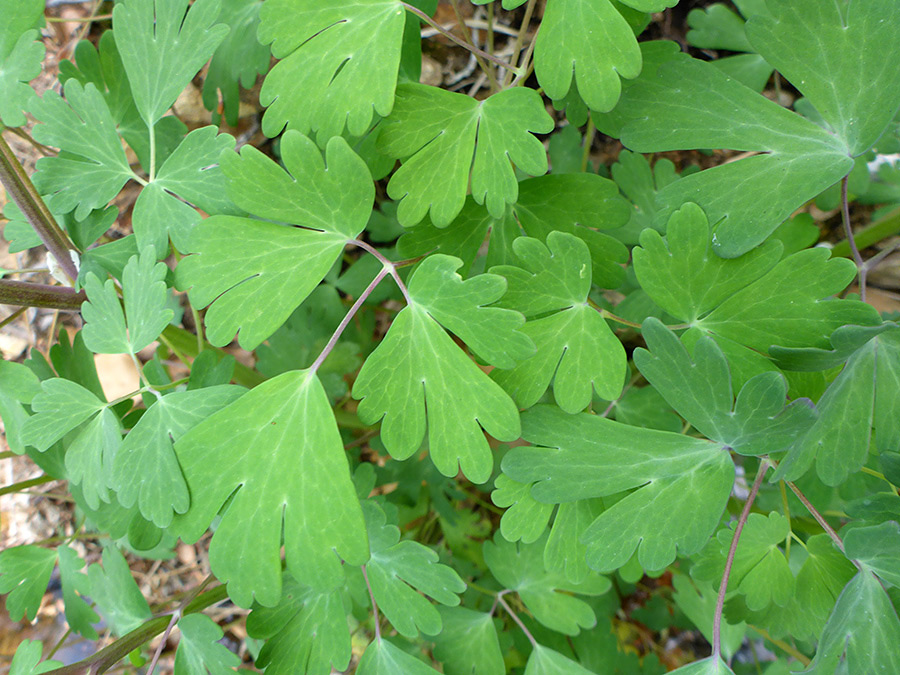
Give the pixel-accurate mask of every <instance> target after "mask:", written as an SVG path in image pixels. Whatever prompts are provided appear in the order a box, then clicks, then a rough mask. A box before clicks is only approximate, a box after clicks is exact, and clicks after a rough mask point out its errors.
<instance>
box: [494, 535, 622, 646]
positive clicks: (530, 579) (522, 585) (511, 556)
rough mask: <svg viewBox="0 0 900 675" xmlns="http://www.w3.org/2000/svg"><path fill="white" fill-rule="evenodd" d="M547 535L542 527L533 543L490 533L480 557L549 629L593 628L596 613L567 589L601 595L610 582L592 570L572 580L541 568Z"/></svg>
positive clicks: (569, 631)
mask: <svg viewBox="0 0 900 675" xmlns="http://www.w3.org/2000/svg"><path fill="white" fill-rule="evenodd" d="M547 536H548V533H547V531H546V530H544V533H543V535H542V536H541V537H540V538H539V539H538V540H537V541H535V542H534V543H533V544H523V543H520V544H515V543H512V542H509V541H506V539H504V538H503V537H501V536H494V541H493V542H491V541H485V542H484V560H485V562H486V563H487V566H488V568H489V569H490V570H491V574H493V575H494V577H495V578H496V579H497V581H499V582H500V583H501V584H503V587H504V588H507V589H510V590H514V591H516V592H517V593H518V594H519V597H520V598H522V602H523V603H525V606H526V607H528V609H529V611H530V612H531V613H532V614H533V615H534V618H535V619H537V620H538V621H540V622H541V623H542V624H544V625H545V626H547V627H548V628H550V629H551V630H555V631H559V632H560V633H564V634H566V635H577V634H578V633H579V632H580V631H581V629H582V628H593V627H594V626H595V625H596V623H597V617H596V616H595V615H594V610H593V609H591V606H590V605H588V604H587V603H586V602H585V601H584V600H580V599H578V598H576V597H574V596H572V595H571V593H580V594H582V595H603V594H604V593H606V592H607V591H608V590H609V589H610V587H611V586H612V583H611V582H610V580H609V579H607V578H606V577H602V576H600V575H598V574H592V575H589V576H588V577H587V578H586V579H584V581H582V582H581V583H577V584H575V583H572V582H571V581H569V580H568V579H566V578H565V577H564V576H562V575H561V574H559V573H557V572H552V571H549V570H547V569H545V567H544V547H545V546H546V543H547Z"/></svg>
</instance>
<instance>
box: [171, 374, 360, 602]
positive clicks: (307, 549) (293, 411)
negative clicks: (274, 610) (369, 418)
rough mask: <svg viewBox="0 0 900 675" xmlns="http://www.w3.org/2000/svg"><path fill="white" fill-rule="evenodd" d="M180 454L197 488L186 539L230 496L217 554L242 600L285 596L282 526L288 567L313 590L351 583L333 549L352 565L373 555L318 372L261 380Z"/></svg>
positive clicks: (181, 527)
mask: <svg viewBox="0 0 900 675" xmlns="http://www.w3.org/2000/svg"><path fill="white" fill-rule="evenodd" d="M261 449H265V451H264V452H261ZM175 453H176V455H177V456H178V461H179V463H180V464H181V468H182V471H183V472H184V477H185V480H186V481H187V485H188V489H189V490H190V494H191V508H190V510H189V511H188V512H187V513H186V514H184V515H178V516H176V517H175V521H174V527H175V529H176V531H178V532H179V533H181V535H182V538H183V539H184V540H185V541H191V542H193V541H197V540H198V539H199V538H200V537H201V536H202V535H203V534H204V532H206V529H207V528H208V527H209V525H210V523H211V522H212V521H213V518H215V516H216V514H217V513H218V512H219V511H220V510H221V509H222V506H223V504H225V503H226V502H228V506H227V507H226V508H225V510H224V513H223V514H222V520H221V522H220V523H219V526H218V527H217V529H216V533H215V534H214V535H213V538H212V542H211V543H210V553H209V555H210V565H211V567H212V569H213V573H214V574H215V575H216V576H217V577H218V578H219V579H221V580H222V581H224V582H228V593H229V596H230V597H231V598H232V599H233V600H234V602H235V603H237V604H239V605H241V606H243V607H247V606H249V605H250V603H251V602H252V600H253V598H254V596H255V597H256V600H257V601H258V602H259V603H260V604H263V605H267V606H271V605H274V604H276V603H277V602H278V600H279V598H280V597H281V556H280V547H281V538H282V531H283V532H284V549H285V558H286V561H287V569H288V570H289V571H290V572H291V574H293V576H294V577H295V578H296V579H297V580H298V581H300V582H301V583H304V584H306V585H309V586H314V587H316V588H321V589H329V588H333V587H335V586H337V585H338V584H339V583H340V582H341V581H342V580H343V578H344V573H343V571H342V569H341V562H340V559H339V558H338V557H337V556H336V555H335V551H336V552H337V553H338V555H340V556H341V557H342V558H344V560H346V561H347V563H348V564H352V565H361V564H363V563H364V562H366V560H367V559H368V557H369V549H368V545H367V541H366V532H365V523H364V522H363V516H362V512H361V510H360V507H359V502H358V501H357V499H356V494H355V491H354V489H353V483H352V482H351V480H350V473H349V469H348V466H347V458H346V456H345V454H344V450H343V442H342V441H341V438H340V434H339V433H338V429H337V424H336V423H335V421H334V415H333V413H332V412H331V405H330V404H329V402H328V397H327V396H326V395H325V391H324V389H323V388H322V385H321V383H320V382H319V379H318V378H317V377H316V375H315V373H314V372H312V371H309V370H303V371H291V372H288V373H284V374H283V375H279V376H278V377H275V378H272V379H271V380H267V381H266V382H263V383H262V384H261V385H259V386H257V387H256V388H255V389H252V390H251V391H249V392H248V393H246V394H244V396H242V397H241V398H239V399H238V400H237V401H235V402H234V403H231V404H230V405H228V406H226V407H225V408H223V409H221V410H220V411H219V412H217V413H215V414H213V415H211V416H210V417H207V418H206V419H205V420H204V421H203V422H201V423H200V424H198V425H197V426H195V427H193V428H192V429H191V430H190V431H189V432H187V433H186V434H185V435H184V436H182V437H181V438H180V439H179V440H178V441H177V442H176V443H175ZM284 467H292V470H291V471H290V472H287V473H286V472H285V471H284Z"/></svg>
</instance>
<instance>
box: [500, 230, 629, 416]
mask: <svg viewBox="0 0 900 675" xmlns="http://www.w3.org/2000/svg"><path fill="white" fill-rule="evenodd" d="M513 250H514V251H515V252H516V255H517V256H518V259H519V264H520V265H521V267H512V266H508V265H503V266H499V267H494V268H492V270H491V271H492V272H494V273H496V274H500V275H502V276H504V277H506V280H507V283H508V285H509V288H508V290H507V293H506V295H505V296H504V297H503V299H502V300H501V304H502V305H503V306H506V307H512V308H515V309H517V310H519V311H521V312H523V313H524V314H525V315H526V316H527V317H529V318H530V319H531V320H530V321H529V322H528V323H526V324H525V327H524V328H523V329H522V332H523V333H525V334H526V335H527V336H528V337H530V338H531V339H532V340H533V341H534V343H535V345H537V353H536V354H535V355H534V356H532V357H531V358H529V359H526V360H525V361H523V362H522V363H520V364H519V365H517V366H516V367H515V368H512V369H510V370H505V371H504V370H495V371H493V373H492V377H494V379H495V380H496V381H497V382H498V383H499V384H500V385H501V386H502V387H503V388H504V389H505V390H506V391H508V392H509V393H510V395H511V396H512V397H513V398H514V399H515V400H516V403H517V404H518V405H519V406H520V407H521V408H529V407H531V406H532V405H534V404H535V403H537V401H538V400H539V399H540V397H541V396H542V395H543V394H544V392H545V391H546V390H547V387H548V386H550V382H551V380H552V381H553V393H554V396H555V398H556V401H557V403H558V404H559V406H560V407H561V408H562V409H563V410H565V411H566V412H570V413H576V412H579V411H581V410H584V409H585V408H586V407H587V406H588V405H589V404H590V402H591V396H592V391H593V390H596V392H597V394H598V395H600V396H601V397H603V398H606V399H608V400H611V399H615V398H616V397H618V395H619V393H620V392H621V391H622V386H623V385H624V381H625V371H626V365H627V364H626V358H625V350H624V348H623V347H622V343H621V342H619V340H618V338H616V336H615V335H614V334H613V332H612V330H611V329H610V328H609V326H608V325H607V323H606V321H605V320H604V319H603V318H602V317H601V315H600V314H599V312H597V310H595V309H594V308H592V307H591V306H589V305H588V303H587V299H588V298H587V296H588V293H589V291H590V288H591V259H590V255H589V252H588V247H587V246H586V245H585V244H584V242H582V241H581V240H580V239H578V238H577V237H575V236H573V235H570V234H566V233H564V232H551V233H550V234H549V235H548V236H547V245H546V246H545V245H544V244H542V243H541V242H540V241H538V240H537V239H531V238H525V237H520V238H518V239H516V240H515V241H514V242H513ZM547 312H554V313H553V314H550V315H548V316H540V315H541V314H546V313H547ZM539 316H540V318H535V317H539Z"/></svg>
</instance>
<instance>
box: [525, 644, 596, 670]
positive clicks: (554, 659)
mask: <svg viewBox="0 0 900 675" xmlns="http://www.w3.org/2000/svg"><path fill="white" fill-rule="evenodd" d="M525 675H594V673H593V671H590V670H588V669H587V668H584V667H583V666H580V665H578V664H577V663H575V662H574V661H573V660H572V659H570V658H568V657H566V656H563V655H562V654H560V653H559V652H557V651H554V650H553V649H550V648H549V647H544V646H543V645H539V644H535V645H534V649H532V650H531V655H530V656H529V657H528V663H527V664H526V665H525Z"/></svg>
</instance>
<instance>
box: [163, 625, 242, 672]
mask: <svg viewBox="0 0 900 675" xmlns="http://www.w3.org/2000/svg"><path fill="white" fill-rule="evenodd" d="M178 629H179V630H180V631H181V640H179V641H178V649H177V650H176V651H175V673H176V675H207V673H208V674H209V675H223V674H224V673H233V672H234V667H235V666H238V665H240V663H241V660H240V658H238V655H237V654H235V653H233V652H231V651H229V650H228V648H227V647H226V646H225V645H223V644H219V640H221V639H222V636H223V635H224V633H223V632H222V629H221V628H219V627H218V626H217V625H216V624H215V623H214V622H213V620H212V619H210V618H209V617H208V616H206V615H205V614H188V615H187V616H185V617H182V618H181V619H180V620H179V621H178Z"/></svg>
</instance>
